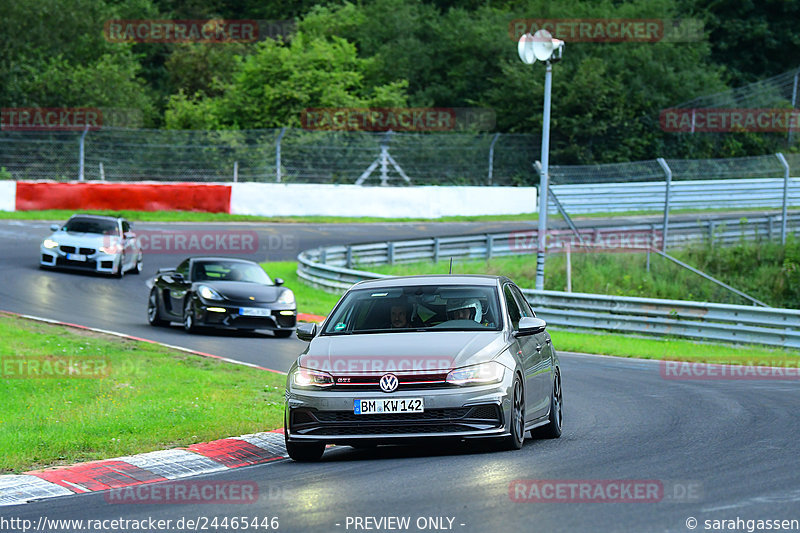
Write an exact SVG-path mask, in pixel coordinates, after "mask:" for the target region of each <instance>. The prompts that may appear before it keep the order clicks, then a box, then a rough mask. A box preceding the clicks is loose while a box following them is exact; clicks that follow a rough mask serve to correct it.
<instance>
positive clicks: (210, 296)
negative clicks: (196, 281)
mask: <svg viewBox="0 0 800 533" xmlns="http://www.w3.org/2000/svg"><path fill="white" fill-rule="evenodd" d="M197 294H199V295H200V296H201V297H202V298H205V299H206V300H222V296H220V295H219V293H218V292H217V291H215V290H214V289H212V288H211V287H209V286H208V285H200V286H199V287H197Z"/></svg>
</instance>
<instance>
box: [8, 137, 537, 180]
mask: <svg viewBox="0 0 800 533" xmlns="http://www.w3.org/2000/svg"><path fill="white" fill-rule="evenodd" d="M540 144H541V141H540V137H538V136H536V135H522V134H499V133H498V134H491V133H487V134H468V133H439V134H435V133H431V134H415V133H383V132H382V133H371V132H324V131H307V130H302V129H292V128H284V129H265V130H235V131H233V130H226V131H177V130H133V129H121V128H103V129H100V130H96V131H87V132H19V131H3V132H0V167H2V168H5V172H4V173H3V175H4V176H5V177H6V178H7V179H8V178H11V179H17V180H36V179H48V180H58V181H69V180H81V179H83V180H105V181H143V180H144V181H205V182H212V181H213V182H225V181H259V182H280V183H350V184H352V183H356V182H357V181H359V179H360V182H361V183H363V184H365V185H378V184H386V185H535V184H536V182H537V181H538V178H537V177H536V174H535V172H534V171H533V168H532V167H531V162H532V161H533V160H534V159H535V158H536V156H537V154H538V152H539V149H540ZM382 148H385V150H382ZM385 154H388V155H389V156H390V157H391V161H390V160H388V158H387V157H386V155H385ZM371 166H372V167H374V168H373V170H372V172H371V173H369V174H367V173H366V171H367V170H368V169H370V167H371ZM403 175H405V176H407V177H408V178H409V180H408V181H406V180H405V179H404V177H403Z"/></svg>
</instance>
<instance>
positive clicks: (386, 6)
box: [0, 0, 800, 164]
mask: <svg viewBox="0 0 800 533" xmlns="http://www.w3.org/2000/svg"><path fill="white" fill-rule="evenodd" d="M532 17H536V18H562V19H563V18H568V19H574V18H628V19H630V18H650V19H652V18H659V19H685V18H695V19H699V20H701V21H702V22H703V24H704V31H705V36H704V38H703V39H701V40H699V41H698V42H678V43H667V42H658V43H646V42H626V43H594V42H583V43H581V42H576V43H567V45H566V48H565V53H564V59H563V61H561V62H560V63H558V64H557V65H556V67H555V70H554V72H555V74H554V82H553V94H554V101H553V122H552V136H553V137H552V146H553V148H552V156H551V158H552V159H551V160H552V162H553V163H555V164H576V163H594V162H617V161H627V160H637V159H647V158H653V157H656V156H665V157H681V158H700V157H731V156H742V155H760V154H764V153H770V152H774V151H777V150H787V149H788V150H795V149H796V148H797V147H796V146H787V136H786V134H785V133H784V134H763V133H762V134H754V133H735V134H724V135H723V134H694V135H690V134H675V133H665V132H663V131H662V130H661V128H660V126H659V122H658V115H659V111H660V110H661V109H663V108H667V107H671V106H674V105H677V104H680V103H682V102H685V101H687V100H690V99H692V98H695V97H698V96H702V95H705V94H709V93H714V92H718V91H723V90H726V89H728V88H731V87H736V86H740V85H742V84H746V83H749V82H752V81H754V80H759V79H763V78H765V77H769V76H773V75H776V74H779V73H782V72H785V71H787V70H790V69H793V68H797V67H800V60H799V59H798V58H800V33H797V32H795V31H794V25H795V24H796V21H797V20H800V0H765V1H763V2H758V3H756V2H753V1H734V0H715V1H713V2H712V1H711V0H631V1H624V2H620V1H612V0H603V1H600V2H597V1H593V0H565V1H563V2H558V3H553V2H545V1H543V0H528V1H505V2H504V1H477V0H465V1H454V0H363V1H360V2H357V3H350V2H341V1H327V2H325V1H321V2H311V1H309V0H301V1H296V2H292V3H291V4H288V3H286V2H283V1H278V0H258V1H256V0H242V1H239V0H191V1H189V2H183V1H180V2H179V1H177V0H31V1H29V2H2V3H0V18H2V20H3V21H4V23H5V26H6V28H9V29H12V28H13V31H6V32H3V33H2V34H1V35H0V79H2V80H3V82H2V83H0V105H2V107H74V106H86V107H103V108H113V109H127V110H136V112H137V116H138V117H140V118H141V120H140V123H141V126H144V127H155V128H172V129H244V128H270V127H280V126H299V125H300V113H301V110H302V109H304V108H307V107H335V106H359V107H367V106H405V105H408V106H414V107H425V106H441V107H470V106H476V107H487V108H491V109H493V110H494V111H495V113H496V117H497V123H496V128H495V130H496V131H500V132H511V133H538V132H539V131H540V130H541V115H542V113H541V107H542V92H543V84H544V69H543V67H542V65H541V64H537V65H534V66H532V67H531V66H528V65H524V64H523V63H522V62H520V60H519V58H518V57H517V53H516V43H515V42H514V40H513V39H512V38H511V36H510V35H509V22H510V21H511V20H513V19H518V18H532ZM211 18H223V19H262V20H273V21H284V20H293V21H294V23H295V25H294V28H295V30H294V31H293V32H292V33H291V35H290V36H289V37H288V38H287V39H285V40H283V39H266V40H263V41H260V42H257V43H249V44H245V43H228V44H152V43H150V44H148V43H114V42H109V41H108V40H107V39H106V38H105V37H104V33H103V27H104V23H105V22H106V21H108V20H110V19H211ZM765 107H767V106H765ZM796 137H800V136H796Z"/></svg>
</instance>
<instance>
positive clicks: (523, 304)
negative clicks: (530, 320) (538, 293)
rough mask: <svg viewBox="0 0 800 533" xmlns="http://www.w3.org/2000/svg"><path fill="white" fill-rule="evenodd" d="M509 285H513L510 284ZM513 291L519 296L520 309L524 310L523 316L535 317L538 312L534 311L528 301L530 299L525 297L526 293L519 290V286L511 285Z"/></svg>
mask: <svg viewBox="0 0 800 533" xmlns="http://www.w3.org/2000/svg"><path fill="white" fill-rule="evenodd" d="M509 287H511V286H510V285H509ZM511 292H513V293H514V295H515V296H516V297H517V303H518V304H519V309H520V311H521V312H522V316H530V317H535V316H536V313H534V312H533V309H532V308H531V304H529V303H528V299H527V298H525V295H524V294H522V291H521V290H519V287H511Z"/></svg>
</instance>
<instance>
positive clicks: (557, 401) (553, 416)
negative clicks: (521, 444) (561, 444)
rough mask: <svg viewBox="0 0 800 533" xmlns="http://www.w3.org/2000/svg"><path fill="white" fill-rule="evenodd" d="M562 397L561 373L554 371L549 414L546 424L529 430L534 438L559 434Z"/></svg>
mask: <svg viewBox="0 0 800 533" xmlns="http://www.w3.org/2000/svg"><path fill="white" fill-rule="evenodd" d="M563 402H564V398H563V396H562V392H561V375H560V374H558V373H556V376H555V378H554V379H553V391H552V392H551V393H550V416H549V419H548V422H547V425H545V426H540V427H538V428H536V429H532V430H531V437H533V438H535V439H557V438H559V437H560V436H561V428H562V427H563V424H564V417H563V415H562V413H561V409H562V407H563Z"/></svg>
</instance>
